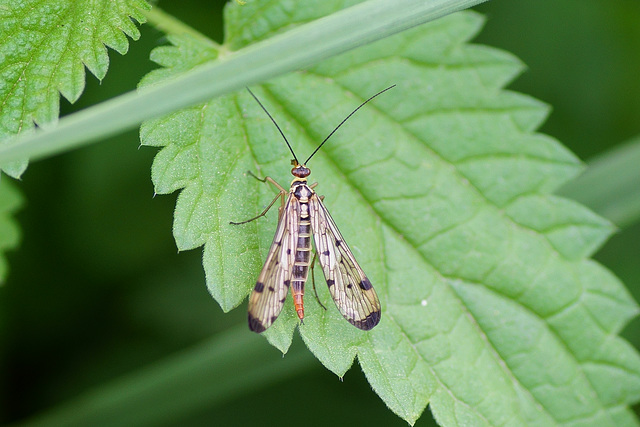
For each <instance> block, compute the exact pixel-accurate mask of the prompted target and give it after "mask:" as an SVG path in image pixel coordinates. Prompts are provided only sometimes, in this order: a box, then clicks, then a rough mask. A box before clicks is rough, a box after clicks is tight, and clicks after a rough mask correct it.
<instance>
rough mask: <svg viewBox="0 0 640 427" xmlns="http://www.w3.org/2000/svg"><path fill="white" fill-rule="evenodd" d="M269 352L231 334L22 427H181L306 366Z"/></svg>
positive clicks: (297, 358) (242, 334)
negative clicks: (185, 420) (187, 419)
mask: <svg viewBox="0 0 640 427" xmlns="http://www.w3.org/2000/svg"><path fill="white" fill-rule="evenodd" d="M269 350H270V349H269V348H266V347H265V346H263V345H260V342H259V340H257V339H256V337H255V336H252V335H250V334H249V333H248V332H247V331H246V330H242V331H241V330H238V328H235V329H230V330H229V331H226V332H224V333H221V334H218V335H216V336H215V337H214V338H212V339H210V340H206V341H203V342H201V343H199V344H197V345H195V346H193V347H191V348H188V349H186V350H185V351H183V352H179V353H176V354H174V355H172V356H171V357H168V358H166V359H164V360H162V361H161V362H158V363H156V364H154V365H150V366H147V367H146V368H145V369H141V370H139V371H136V372H135V373H133V374H131V375H126V376H123V377H122V378H118V379H117V380H115V381H112V382H108V383H104V384H102V385H100V386H98V387H95V388H93V389H92V390H89V391H87V392H85V393H84V394H83V395H81V396H79V397H78V398H76V399H73V400H71V401H69V402H68V403H66V404H64V405H59V406H57V407H56V408H55V409H53V410H52V411H50V412H48V413H45V414H42V415H40V416H38V417H34V418H33V419H30V420H28V421H27V422H25V423H23V424H22V425H25V426H31V425H33V426H87V425H91V426H102V427H106V426H122V425H127V426H133V425H180V421H181V420H182V419H183V417H184V416H185V415H188V414H194V413H198V412H200V411H202V410H203V409H205V408H208V407H210V406H211V405H212V404H214V403H222V402H225V401H228V400H231V399H233V398H234V397H236V396H237V395H239V394H242V393H244V391H245V390H246V389H248V388H256V387H260V386H261V385H262V384H265V383H272V382H273V381H275V380H282V379H283V378H287V377H290V376H295V375H296V374H298V373H299V372H300V370H301V369H304V368H305V367H306V365H307V364H308V359H309V357H307V355H305V354H304V353H303V352H300V351H298V352H295V353H293V354H292V355H291V357H289V358H288V359H287V361H288V363H287V364H286V365H285V364H283V363H282V358H281V357H279V356H278V355H274V354H273V352H271V351H269ZM256 360H260V361H261V363H256V362H255V361H256ZM239 367H241V368H242V369H240V370H239V369H238V368H239ZM176 397H177V398H176ZM158 402H162V404H161V405H158ZM114 414H117V416H114Z"/></svg>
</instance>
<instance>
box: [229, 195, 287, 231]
mask: <svg viewBox="0 0 640 427" xmlns="http://www.w3.org/2000/svg"><path fill="white" fill-rule="evenodd" d="M282 196H283V194H282V193H278V194H277V195H276V197H274V198H273V200H272V201H271V203H269V206H267V207H266V209H265V210H263V211H262V213H261V214H260V215H257V216H254V217H253V218H251V219H248V220H246V221H241V222H233V221H229V224H231V225H241V224H246V223H248V222H251V221H255V220H256V219H258V218H260V217H262V216H265V215H266V214H267V212H269V209H271V206H273V204H274V203H275V202H276V200H278V199H279V198H280V197H282Z"/></svg>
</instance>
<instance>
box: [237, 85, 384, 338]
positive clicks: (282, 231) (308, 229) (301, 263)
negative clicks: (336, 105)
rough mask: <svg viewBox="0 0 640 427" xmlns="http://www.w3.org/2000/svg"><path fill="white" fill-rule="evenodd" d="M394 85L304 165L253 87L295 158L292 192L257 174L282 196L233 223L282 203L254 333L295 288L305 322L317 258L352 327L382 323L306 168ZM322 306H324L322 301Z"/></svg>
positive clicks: (257, 294) (252, 304)
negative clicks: (307, 294)
mask: <svg viewBox="0 0 640 427" xmlns="http://www.w3.org/2000/svg"><path fill="white" fill-rule="evenodd" d="M394 86H395V85H393V86H390V87H388V88H386V89H384V90H382V91H380V92H378V93H376V94H375V95H373V96H372V97H370V98H369V99H367V100H366V101H364V102H363V103H362V104H360V106H358V108H356V109H355V110H353V111H352V112H351V113H350V114H349V115H348V116H347V117H346V118H345V119H344V120H342V122H340V124H339V125H338V126H336V128H335V129H334V130H333V131H332V132H331V133H330V134H329V135H328V136H327V137H326V138H325V139H324V141H322V142H321V143H320V145H318V147H317V148H316V149H315V151H314V152H313V153H311V155H310V156H309V158H307V160H306V161H305V162H304V163H302V164H301V163H299V162H298V158H297V156H296V154H295V153H294V151H293V149H292V148H291V144H289V141H288V140H287V138H286V137H285V135H284V133H283V132H282V130H281V129H280V127H279V126H278V124H277V123H276V121H275V119H274V118H273V117H272V116H271V114H269V112H268V111H267V109H266V108H265V107H264V106H263V105H262V103H261V102H260V100H259V99H258V98H257V97H256V96H255V95H254V94H253V92H251V90H249V88H247V90H248V91H249V93H250V94H251V96H253V98H254V99H255V100H256V102H258V104H259V105H260V107H261V108H262V109H263V110H264V112H265V113H267V115H268V116H269V118H270V119H271V121H272V122H273V124H274V125H275V126H276V128H277V129H278V131H279V132H280V135H282V138H283V139H284V141H285V142H286V144H287V147H289V151H291V154H292V155H293V160H292V161H291V164H292V166H293V169H291V174H292V175H293V176H294V179H293V181H292V182H291V188H290V189H289V190H288V191H287V190H286V189H285V188H283V187H282V186H280V185H279V184H278V183H277V182H276V181H275V180H273V179H272V178H270V177H265V178H263V179H260V178H258V177H256V176H255V175H253V174H251V175H253V176H254V177H255V178H257V179H258V180H260V181H262V182H269V183H271V184H273V185H274V186H275V187H276V188H277V189H278V190H279V191H278V194H277V195H276V197H275V198H274V199H273V200H272V201H271V203H270V204H269V205H268V206H267V208H266V209H265V210H264V211H263V212H262V213H261V214H260V215H258V216H256V217H254V218H251V219H249V220H247V221H242V222H232V223H231V224H234V225H239V224H245V223H247V222H250V221H253V220H255V219H258V218H260V217H262V216H264V215H266V213H267V212H268V211H269V209H271V207H272V206H273V205H274V203H275V202H276V201H277V200H278V198H280V199H281V205H280V208H279V218H278V227H277V228H276V234H275V236H274V238H273V242H272V243H271V247H270V249H269V253H268V255H267V259H266V261H265V263H264V266H263V267H262V271H261V272H260V275H259V276H258V281H257V283H256V285H255V287H254V289H253V292H252V293H251V296H250V297H249V329H251V330H252V331H255V332H258V333H260V332H263V331H265V330H266V329H267V328H268V327H269V326H271V325H272V324H273V322H275V320H276V319H277V318H278V315H279V314H280V311H282V307H283V306H284V302H285V300H286V296H287V293H288V291H289V288H291V293H292V295H293V303H294V308H295V310H296V313H297V315H298V317H299V318H300V321H301V322H302V321H303V319H304V301H303V298H304V285H305V283H306V281H307V278H308V272H309V267H310V266H311V269H312V274H313V265H314V262H315V259H316V256H317V258H318V261H319V262H320V266H321V267H322V271H323V273H324V277H325V280H326V282H327V286H328V287H329V293H330V294H331V297H332V298H333V301H334V302H335V304H336V306H337V307H338V310H339V311H340V313H341V314H342V316H343V317H344V318H345V319H347V320H348V321H349V323H351V324H352V325H354V326H355V327H357V328H359V329H363V330H370V329H372V328H373V327H374V326H376V325H377V324H378V322H379V321H380V300H379V299H378V295H377V294H376V291H375V290H374V289H373V287H372V286H371V282H370V281H369V279H368V278H367V276H366V275H365V274H364V271H362V268H360V266H359V265H358V262H357V261H356V259H355V257H354V256H353V253H352V252H351V250H350V249H349V247H348V246H347V244H346V242H345V241H344V238H343V237H342V234H340V230H338V227H337V226H336V224H335V222H334V221H333V218H331V215H330V214H329V211H328V210H327V208H326V207H325V206H324V204H323V203H322V199H323V197H322V196H318V194H317V193H316V192H315V191H314V188H315V187H316V185H317V183H314V184H311V185H309V184H307V177H308V176H309V174H311V170H310V169H309V168H307V167H306V164H307V163H308V162H309V160H311V158H312V157H313V156H314V155H315V154H316V153H317V152H318V150H320V148H321V147H322V146H323V145H324V143H325V142H327V140H328V139H329V138H330V137H331V136H332V135H333V134H334V133H335V132H336V131H337V130H338V128H340V126H342V125H343V124H344V123H345V122H346V121H347V120H348V119H349V118H350V117H351V116H352V115H353V114H355V112H356V111H358V110H359V109H360V108H362V107H363V106H364V105H365V104H366V103H367V102H369V101H371V100H372V99H373V98H375V97H376V96H378V95H380V94H382V93H384V92H386V91H387V90H389V89H391V88H393V87H394ZM285 197H286V199H285ZM311 236H313V240H314V242H315V255H314V257H313V259H311V251H312V248H311ZM312 278H313V276H312ZM314 291H315V283H314ZM316 297H317V294H316ZM318 302H319V300H318ZM320 304H321V305H322V303H320ZM323 307H324V306H323Z"/></svg>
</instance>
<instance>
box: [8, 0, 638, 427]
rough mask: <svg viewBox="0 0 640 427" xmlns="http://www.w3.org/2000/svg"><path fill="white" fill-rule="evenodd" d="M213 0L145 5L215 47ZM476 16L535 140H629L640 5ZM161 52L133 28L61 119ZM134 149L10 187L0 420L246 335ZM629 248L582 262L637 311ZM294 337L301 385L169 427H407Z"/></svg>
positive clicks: (287, 384)
mask: <svg viewBox="0 0 640 427" xmlns="http://www.w3.org/2000/svg"><path fill="white" fill-rule="evenodd" d="M252 1H259V0H252ZM223 3H224V2H222V1H211V0H209V1H205V0H188V1H186V0H183V1H181V2H160V4H159V6H160V7H162V8H163V9H164V10H165V11H167V12H169V13H172V14H174V15H175V16H176V17H178V18H179V19H181V20H182V21H184V22H186V23H188V24H190V25H191V26H193V27H194V28H196V29H197V30H199V31H200V32H202V33H204V34H206V35H208V36H210V37H212V38H214V39H216V40H219V41H221V39H222V33H223V30H222V17H221V14H220V10H221V7H222V5H223ZM477 10H478V11H480V12H482V13H484V14H485V15H486V16H487V24H486V27H485V29H484V30H483V32H482V33H481V34H480V36H479V37H478V38H476V40H475V42H476V43H483V44H488V45H492V46H495V47H499V48H502V49H505V50H508V51H510V52H512V53H514V54H515V55H516V56H518V57H519V58H520V59H521V60H522V61H523V62H524V63H525V64H527V66H528V70H527V71H526V72H525V73H524V74H523V75H522V76H520V77H519V78H518V79H517V80H516V81H515V82H514V83H512V84H511V85H510V89H512V90H516V91H520V92H524V93H527V94H529V95H531V96H533V97H536V98H538V99H540V100H542V101H545V102H547V103H549V104H551V105H552V106H553V111H552V113H551V116H550V117H549V119H548V120H547V122H546V123H545V125H544V126H543V127H542V129H541V132H544V133H547V134H549V135H552V136H554V137H556V138H558V139H559V140H560V141H561V142H562V143H563V144H565V145H566V146H568V147H569V148H570V149H571V150H572V151H573V152H574V153H576V154H577V155H578V156H579V157H580V158H582V159H583V160H585V161H587V162H588V161H589V159H590V158H592V157H593V156H595V155H597V154H600V153H603V152H605V151H607V150H608V149H611V148H612V147H615V146H616V145H619V144H622V143H624V142H625V141H626V140H628V139H630V138H632V137H634V136H636V135H640V79H639V78H638V76H639V75H640V25H638V22H640V2H638V1H637V0H609V1H607V2H602V1H596V0H565V1H562V2H558V1H552V0H538V1H536V2H531V1H525V0H509V1H507V0H494V1H491V2H488V3H486V4H484V5H481V6H480V7H478V8H477ZM165 43H166V39H165V38H164V36H163V34H161V33H159V32H158V31H156V30H154V29H152V28H149V27H146V26H145V27H142V38H141V41H139V42H136V43H133V44H132V45H131V48H130V52H129V54H128V55H126V56H124V57H122V56H120V55H118V54H116V53H114V52H110V58H111V66H110V70H109V73H108V74H107V77H106V78H105V79H104V81H103V82H101V83H100V82H98V81H97V80H96V79H95V78H94V77H93V76H88V78H87V88H86V91H85V94H84V95H83V97H82V98H81V100H80V101H79V102H78V103H77V104H75V105H73V106H70V105H69V104H68V103H66V101H63V102H62V104H63V107H62V110H63V111H62V114H69V113H71V112H73V111H75V110H77V109H81V108H84V107H87V106H89V105H93V104H95V103H97V102H100V101H102V100H104V99H108V98H111V97H113V96H115V95H117V94H120V93H123V92H126V91H130V90H133V89H135V87H136V84H137V82H138V81H139V80H140V78H141V77H142V76H143V75H144V74H145V73H146V72H148V71H149V70H150V69H152V68H154V65H153V64H152V63H151V62H150V61H149V60H148V58H149V51H150V50H151V49H152V48H154V47H156V46H158V45H162V44H165ZM138 146H139V141H138V135H137V133H136V132H129V133H127V134H125V135H120V136H119V137H117V138H113V139H111V140H109V141H105V142H103V143H101V144H96V145H93V146H90V147H89V148H83V149H81V150H78V151H75V152H73V153H70V154H66V155H63V156H59V157H56V158H53V159H48V160H45V161H40V162H36V163H34V164H32V165H31V166H30V168H29V169H28V171H27V172H26V174H25V175H24V177H23V180H22V182H21V183H20V188H21V191H22V192H23V193H24V197H25V207H24V208H23V210H22V211H21V212H20V213H19V214H18V220H19V222H20V224H21V227H22V229H23V242H22V244H21V247H20V248H19V250H17V251H15V252H13V253H10V254H9V262H10V267H11V271H10V276H9V278H8V281H7V284H6V285H5V286H4V287H3V288H0V304H1V305H2V306H1V307H0V340H2V344H1V345H0V348H1V349H2V350H1V353H0V354H1V357H2V359H1V363H2V365H3V366H2V370H1V371H2V375H3V381H2V389H1V391H0V393H2V395H1V398H2V399H1V402H2V406H1V409H0V423H3V424H4V423H8V422H15V421H19V420H23V419H25V418H28V417H30V416H33V415H35V414H38V413H40V412H42V411H46V410H49V409H51V408H54V407H56V405H58V404H60V403H62V402H64V401H66V400H68V399H71V398H73V397H75V396H78V395H80V394H81V393H83V392H84V391H85V390H87V389H91V388H93V387H100V386H101V384H104V383H105V382H107V381H110V380H113V379H115V378H118V377H119V376H121V375H125V374H127V373H130V372H134V371H136V370H137V369H139V368H143V367H145V366H148V365H149V364H152V363H154V362H156V361H159V360H162V359H163V358H165V357H166V356H168V355H171V354H174V353H175V352H177V351H179V350H181V349H186V348H189V347H190V346H192V345H196V344H197V343H199V342H201V341H202V340H203V339H207V338H209V337H212V336H215V334H217V333H220V332H222V331H225V330H227V329H228V328H230V327H234V326H236V325H244V323H245V312H244V308H240V309H239V310H235V311H233V312H231V313H230V314H226V315H224V314H223V313H222V312H221V310H220V308H219V307H218V305H217V304H216V303H215V302H214V301H213V299H211V297H210V296H209V295H208V293H207V290H206V287H205V283H204V274H203V272H202V267H201V264H200V258H201V253H200V251H199V250H196V251H190V252H187V253H180V254H177V250H176V247H175V244H174V242H173V238H172V236H171V226H172V211H173V207H174V202H175V197H176V195H172V196H161V197H155V198H154V197H153V187H152V185H151V181H150V177H149V176H150V172H149V171H150V165H151V162H152V159H153V156H154V153H155V150H153V149H150V148H141V149H138ZM639 241H640V223H636V224H635V225H632V226H630V227H627V228H625V229H622V230H620V232H619V233H618V234H616V235H615V236H613V238H612V239H611V240H610V241H609V242H608V243H607V244H606V245H605V246H604V247H603V248H602V249H601V250H600V251H599V252H598V254H597V255H596V257H595V258H596V259H597V260H598V261H600V262H601V263H602V264H604V265H605V266H607V267H608V268H609V269H611V270H612V271H613V272H614V273H615V274H616V275H617V276H618V277H620V278H621V279H622V280H623V281H624V282H625V283H626V285H627V287H628V289H629V290H630V291H631V293H632V294H633V295H634V297H635V299H636V300H640V286H639V283H640V262H638V261H639V260H640V245H638V243H637V242H639ZM241 331H242V332H239V334H247V335H246V336H245V335H242V337H241V338H239V339H242V340H245V339H249V340H250V339H255V340H262V338H260V337H258V336H255V337H254V336H252V335H251V333H250V332H249V331H248V330H247V329H246V328H242V329H241ZM639 332H640V322H639V321H638V320H635V321H634V322H632V323H631V324H630V325H629V326H628V327H627V328H626V329H625V331H624V336H625V337H626V338H627V339H628V340H630V341H631V342H632V343H633V345H634V346H635V347H636V348H638V347H640V333H639ZM297 341H298V342H297V344H296V345H294V348H293V349H292V351H291V353H292V354H290V355H287V356H286V357H285V359H284V361H283V362H282V363H283V364H284V363H286V362H287V360H288V358H294V357H299V358H300V360H302V361H303V363H302V365H303V366H304V368H303V369H302V370H301V372H302V373H300V374H296V375H295V376H294V375H293V374H292V375H288V376H287V375H285V376H283V378H282V380H281V381H278V382H277V383H275V384H273V385H271V386H269V387H262V386H261V387H260V388H258V389H255V390H253V391H251V392H247V394H244V395H237V397H234V396H229V397H228V398H226V399H221V400H217V401H216V402H217V403H216V404H215V405H213V406H208V407H207V408H202V409H201V410H198V411H195V412H194V413H193V414H191V415H190V416H188V417H187V419H185V420H184V421H183V422H182V423H181V425H210V424H214V423H215V424H221V425H239V424H249V423H256V424H266V425H269V424H273V423H275V422H277V423H278V424H279V425H299V424H300V423H304V424H306V425H327V424H329V423H340V424H346V423H351V424H353V425H363V424H365V423H366V424H369V425H398V426H403V425H406V423H405V422H404V421H402V420H400V419H399V418H397V417H396V416H395V415H393V414H392V413H390V412H389V411H388V410H387V409H386V407H385V406H384V404H383V403H382V401H381V400H380V399H379V398H378V397H377V396H376V395H375V394H374V393H373V392H372V391H371V389H370V387H369V386H368V384H367V382H366V379H365V378H364V376H363V375H362V373H361V371H360V369H359V368H358V367H354V368H353V369H352V370H351V371H349V372H348V373H347V375H346V376H345V378H344V382H343V383H341V382H339V381H338V379H337V378H336V377H335V376H334V375H333V374H331V373H330V372H328V371H326V370H325V369H324V368H323V367H322V366H320V364H319V362H317V361H315V360H314V359H313V358H312V357H311V356H310V355H309V354H308V352H307V351H306V350H305V349H304V348H303V347H304V346H303V345H302V344H301V343H300V342H299V339H297ZM261 345H263V346H264V353H263V354H262V355H261V357H260V358H257V359H256V360H255V364H256V365H262V364H263V363H265V362H266V361H267V359H268V361H270V362H273V361H277V360H280V359H281V355H280V354H279V352H278V351H277V350H276V349H274V348H270V347H269V346H268V344H267V343H266V341H263V342H262V344H261ZM295 355H298V356H295ZM284 366H286V365H284ZM211 387H216V384H215V383H212V384H211ZM247 408H251V409H250V410H247ZM430 418H431V417H430V415H429V414H428V411H427V413H425V415H424V416H423V417H422V418H421V419H420V420H419V421H418V423H417V425H428V424H430V423H431V420H430ZM114 425H117V424H114Z"/></svg>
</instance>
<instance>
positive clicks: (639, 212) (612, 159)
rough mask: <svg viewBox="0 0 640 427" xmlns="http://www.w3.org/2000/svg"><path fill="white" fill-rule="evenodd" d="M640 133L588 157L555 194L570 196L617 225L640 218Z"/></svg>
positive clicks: (621, 225)
mask: <svg viewBox="0 0 640 427" xmlns="http://www.w3.org/2000/svg"><path fill="white" fill-rule="evenodd" d="M639 165H640V137H636V138H634V139H633V140H631V141H629V142H628V143H626V144H625V145H622V146H620V147H616V148H614V149H611V150H609V151H607V152H605V153H603V154H601V155H599V156H597V157H596V158H595V159H593V160H591V161H589V163H588V167H587V169H586V170H585V171H584V173H583V174H582V175H580V176H579V177H577V178H576V179H574V180H572V181H570V182H568V183H567V184H566V185H564V186H563V187H562V188H560V190H558V194H560V195H562V196H564V197H569V198H571V199H574V200H576V201H578V202H580V203H582V204H584V205H586V206H588V207H589V208H591V209H593V210H594V211H595V212H597V213H598V214H600V215H602V216H604V217H605V218H608V219H609V220H610V221H611V222H613V223H614V224H616V225H618V226H619V227H622V228H624V227H627V226H629V225H631V224H633V223H636V222H637V221H638V220H639V219H640V191H639V189H640V167H638V166H639Z"/></svg>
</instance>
